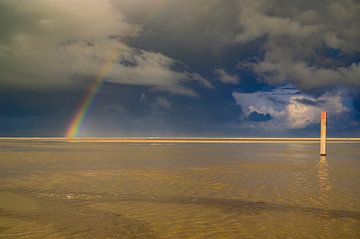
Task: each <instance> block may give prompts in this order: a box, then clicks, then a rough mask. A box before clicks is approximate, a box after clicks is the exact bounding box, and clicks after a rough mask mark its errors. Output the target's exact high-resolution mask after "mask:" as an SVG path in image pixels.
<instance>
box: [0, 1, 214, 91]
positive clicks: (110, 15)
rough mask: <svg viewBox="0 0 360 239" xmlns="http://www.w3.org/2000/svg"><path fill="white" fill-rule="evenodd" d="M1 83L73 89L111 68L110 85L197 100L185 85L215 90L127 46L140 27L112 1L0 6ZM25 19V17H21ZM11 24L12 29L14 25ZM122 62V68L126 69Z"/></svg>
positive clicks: (158, 56)
mask: <svg viewBox="0 0 360 239" xmlns="http://www.w3.org/2000/svg"><path fill="white" fill-rule="evenodd" d="M0 9H1V12H2V13H3V14H2V17H1V18H2V19H1V20H2V22H8V23H9V24H1V32H2V36H1V38H0V71H1V72H2V75H1V78H0V84H1V85H2V86H3V87H4V86H12V87H14V86H15V87H24V88H27V89H39V88H49V87H50V88H62V87H63V88H71V87H77V86H81V84H80V83H81V82H79V81H77V80H79V79H80V80H81V79H88V80H92V79H94V78H95V77H96V76H98V75H100V74H104V73H102V72H101V68H102V67H104V65H111V70H110V71H109V72H106V75H105V76H106V78H105V79H106V80H107V81H110V82H113V83H120V84H134V85H145V86H151V87H154V88H157V89H159V90H166V91H169V92H172V93H176V94H186V95H190V96H195V95H196V93H195V92H194V91H193V90H192V89H189V88H188V87H186V81H197V82H200V84H202V85H204V86H206V87H211V85H210V83H209V82H207V80H205V79H204V78H203V77H201V76H200V75H199V74H194V73H190V72H188V71H186V70H181V69H175V68H176V66H177V65H179V62H178V61H177V60H174V59H172V58H170V57H168V56H166V55H163V54H161V53H158V52H153V51H147V50H143V49H136V48H133V47H131V46H129V45H128V44H127V43H126V41H127V40H128V39H129V38H134V37H136V36H137V33H138V31H139V29H141V26H139V25H136V24H130V23H127V22H126V21H125V20H124V17H123V14H122V13H121V11H120V10H119V9H117V8H116V7H115V6H114V4H113V2H112V1H110V0H104V1H100V0H96V1H91V2H88V1H84V0H76V1H70V0H61V1H60V0H50V1H47V0H32V1H25V0H15V1H13V0H5V1H2V2H1V3H0ZM19 16H20V17H19ZM10 23H12V24H10ZM121 62H122V63H123V64H121Z"/></svg>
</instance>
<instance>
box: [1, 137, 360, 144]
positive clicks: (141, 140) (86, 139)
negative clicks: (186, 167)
mask: <svg viewBox="0 0 360 239" xmlns="http://www.w3.org/2000/svg"><path fill="white" fill-rule="evenodd" d="M15 140H16V141H62V142H63V141H65V142H74V143H76V142H79V143H80V142H99V143H100V142H104V143H106V142H108V143H112V142H113V143H258V142H273V143H276V142H279V143H280V142H283V143H285V142H294V141H298V142H318V141H319V140H320V138H203V137H201V138H200V137H199V138H185V137H178V138H177V137H176V138H170V137H164V138H162V137H129V138H125V137H121V138H120V137H106V138H105V137H78V138H66V137H0V141H15ZM328 141H329V142H345V141H358V142H360V138H328Z"/></svg>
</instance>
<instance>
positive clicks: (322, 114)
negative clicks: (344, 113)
mask: <svg viewBox="0 0 360 239" xmlns="http://www.w3.org/2000/svg"><path fill="white" fill-rule="evenodd" d="M326 117H327V112H325V111H323V112H321V119H326Z"/></svg>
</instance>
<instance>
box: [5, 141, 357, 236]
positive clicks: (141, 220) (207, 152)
mask: <svg viewBox="0 0 360 239" xmlns="http://www.w3.org/2000/svg"><path fill="white" fill-rule="evenodd" d="M318 149H319V146H318V144H316V143H311V142H310V143H309V142H291V143H286V142H283V143H237V144H224V143H222V144H215V143H213V144H197V143H192V144H126V143H92V142H86V143H67V142H46V141H43V142H41V141H36V142H35V141H15V140H11V141H10V140H9V141H5V140H3V141H0V238H360V181H359V176H360V143H355V142H352V143H350V142H348V143H346V142H345V143H339V142H337V143H330V144H329V150H328V157H327V158H319V156H318Z"/></svg>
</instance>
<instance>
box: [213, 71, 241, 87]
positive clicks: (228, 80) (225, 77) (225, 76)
mask: <svg viewBox="0 0 360 239" xmlns="http://www.w3.org/2000/svg"><path fill="white" fill-rule="evenodd" d="M214 73H215V74H216V76H217V77H218V78H219V80H220V81H221V82H223V83H225V84H237V83H239V80H240V79H239V77H238V76H237V75H232V74H229V73H227V72H226V71H225V70H224V69H215V71H214Z"/></svg>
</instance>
